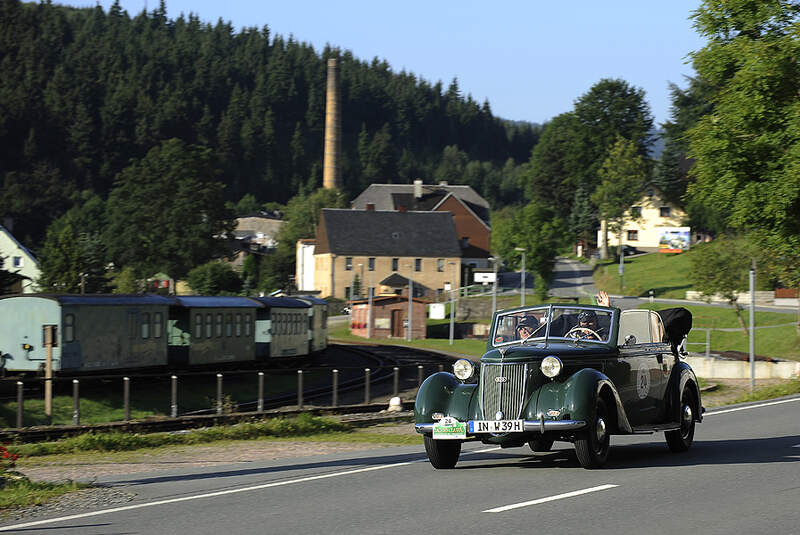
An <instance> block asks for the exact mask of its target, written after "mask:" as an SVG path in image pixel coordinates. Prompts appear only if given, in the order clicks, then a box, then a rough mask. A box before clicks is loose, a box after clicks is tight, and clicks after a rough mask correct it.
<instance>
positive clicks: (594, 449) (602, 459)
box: [575, 397, 611, 468]
mask: <svg viewBox="0 0 800 535" xmlns="http://www.w3.org/2000/svg"><path fill="white" fill-rule="evenodd" d="M608 422H609V419H608V408H607V407H606V402H605V400H604V399H603V398H600V397H598V398H597V405H596V406H595V411H594V418H593V420H592V422H590V424H589V427H588V429H587V430H586V431H584V432H583V433H581V434H580V435H578V436H576V437H575V454H576V455H577V456H578V462H580V463H581V466H583V467H584V468H600V467H601V466H603V465H604V464H605V463H606V461H607V460H608V452H609V450H610V449H611V435H610V434H609V431H610V430H609V428H608Z"/></svg>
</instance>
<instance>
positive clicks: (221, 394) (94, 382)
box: [0, 363, 444, 428]
mask: <svg viewBox="0 0 800 535" xmlns="http://www.w3.org/2000/svg"><path fill="white" fill-rule="evenodd" d="M443 368H444V365H443V364H430V363H428V364H425V365H423V364H418V363H413V364H405V365H398V366H382V367H377V368H373V369H371V368H361V367H341V366H340V367H338V368H312V369H305V370H303V369H299V370H280V371H274V370H271V371H268V372H264V371H233V372H224V373H223V372H206V373H198V372H187V373H183V374H180V375H175V374H162V375H138V376H114V375H106V376H85V377H79V378H72V377H57V378H53V379H44V378H36V379H24V380H9V379H4V380H0V391H2V392H5V393H11V392H10V391H11V390H15V392H14V394H15V395H13V396H7V397H5V399H4V401H5V403H0V408H3V405H5V410H4V411H3V412H0V416H2V415H3V414H6V415H7V416H6V420H8V421H7V422H6V423H7V424H9V425H8V426H7V427H10V424H11V419H12V418H14V417H15V418H14V423H15V424H16V425H15V427H16V428H22V427H25V426H26V425H28V426H30V425H52V424H57V425H69V424H71V425H80V424H81V420H82V416H83V415H82V401H83V402H84V404H86V403H88V402H89V401H90V400H91V401H92V403H91V411H92V415H91V418H90V419H91V420H92V422H91V423H107V422H109V421H120V420H121V421H125V422H128V421H131V420H132V419H133V418H132V407H134V406H137V407H143V408H149V412H150V414H146V417H151V416H166V415H169V416H170V417H171V418H176V417H178V416H186V415H199V414H214V413H216V414H218V415H220V414H229V413H234V412H252V411H255V412H263V411H265V410H266V409H267V408H271V407H279V406H296V408H297V409H299V410H303V409H304V408H305V407H306V403H307V402H308V401H309V400H316V401H315V403H316V406H317V407H319V406H323V407H330V408H336V407H339V406H342V405H341V404H342V402H345V403H348V404H353V405H355V404H356V403H360V402H361V401H362V400H363V403H364V404H370V403H371V402H372V401H373V399H374V398H375V396H376V395H377V396H378V397H383V396H387V395H389V394H391V395H392V396H399V395H400V394H401V389H402V390H405V391H408V390H413V389H415V388H419V386H420V385H421V384H422V381H423V380H424V379H425V378H426V377H427V375H428V374H430V373H432V372H434V371H441V370H442V369H443ZM291 376H294V377H295V379H294V381H295V383H294V387H293V388H288V392H287V387H288V383H287V381H288V380H290V377H291ZM47 381H52V382H53V384H54V391H56V392H58V394H59V396H58V399H57V400H56V401H57V402H58V407H57V409H58V410H56V411H54V413H55V414H56V417H55V418H54V420H56V421H52V420H50V421H48V419H47V418H46V416H45V414H44V408H42V410H41V413H39V412H32V411H30V410H29V411H27V412H26V410H25V404H26V402H28V403H29V404H33V402H35V405H36V406H37V411H38V405H39V403H41V402H42V400H43V397H44V396H43V392H44V384H45V383H46V382H47ZM389 385H391V390H390V389H389ZM70 387H71V393H70ZM373 388H375V389H376V390H377V392H375V391H374V390H373ZM359 391H361V392H363V398H362V397H361V394H360V393H359ZM345 393H346V394H347V395H348V397H347V399H343V397H342V394H345ZM70 394H71V400H70V401H71V403H69V405H71V421H70V419H69V418H68V415H67V414H66V407H67V406H68V403H67V402H68V400H67V399H65V398H68V397H69V396H70ZM234 395H235V396H236V397H237V398H239V401H236V400H234V399H232V396H234ZM242 398H243V399H242ZM253 398H255V399H253ZM12 400H13V401H12ZM132 400H133V401H132ZM320 404H321V405H320ZM97 405H103V406H105V407H106V411H107V412H106V414H108V418H107V419H106V420H103V421H100V420H98V418H99V417H100V418H101V417H102V416H99V415H98V414H97V411H98V409H97ZM137 412H138V413H139V414H142V413H143V412H148V411H145V410H143V409H137ZM12 415H13V416H12Z"/></svg>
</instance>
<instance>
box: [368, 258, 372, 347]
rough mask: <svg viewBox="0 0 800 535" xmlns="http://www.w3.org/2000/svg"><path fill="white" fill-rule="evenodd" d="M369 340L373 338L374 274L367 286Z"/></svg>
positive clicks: (370, 275) (370, 276)
mask: <svg viewBox="0 0 800 535" xmlns="http://www.w3.org/2000/svg"><path fill="white" fill-rule="evenodd" d="M367 338H372V273H370V274H369V286H367Z"/></svg>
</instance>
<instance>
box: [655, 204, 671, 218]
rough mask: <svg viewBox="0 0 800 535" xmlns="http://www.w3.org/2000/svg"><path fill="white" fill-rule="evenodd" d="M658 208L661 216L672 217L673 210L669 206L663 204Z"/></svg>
mask: <svg viewBox="0 0 800 535" xmlns="http://www.w3.org/2000/svg"><path fill="white" fill-rule="evenodd" d="M658 210H659V215H660V216H661V217H670V216H671V215H672V210H671V209H670V207H669V206H662V207H661V208H659V209H658Z"/></svg>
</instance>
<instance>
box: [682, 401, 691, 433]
mask: <svg viewBox="0 0 800 535" xmlns="http://www.w3.org/2000/svg"><path fill="white" fill-rule="evenodd" d="M681 419H682V421H681V427H682V428H683V431H684V433H686V432H688V431H689V427H690V426H691V425H692V419H693V414H692V408H691V407H690V406H689V405H684V406H683V412H682V414H681Z"/></svg>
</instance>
